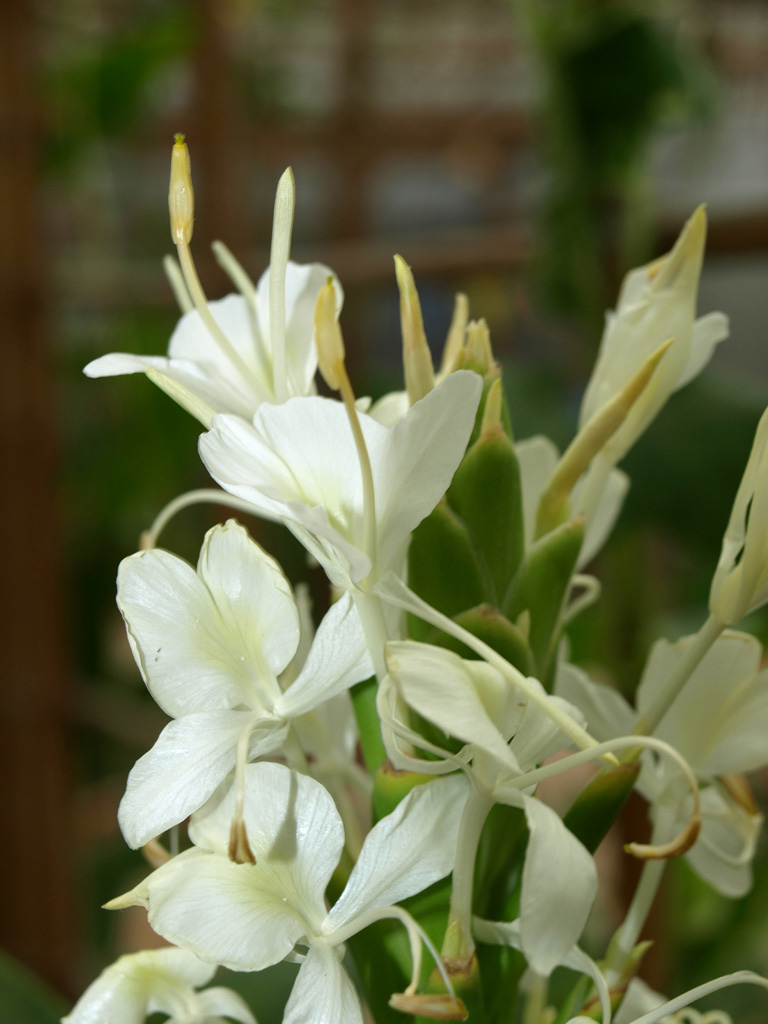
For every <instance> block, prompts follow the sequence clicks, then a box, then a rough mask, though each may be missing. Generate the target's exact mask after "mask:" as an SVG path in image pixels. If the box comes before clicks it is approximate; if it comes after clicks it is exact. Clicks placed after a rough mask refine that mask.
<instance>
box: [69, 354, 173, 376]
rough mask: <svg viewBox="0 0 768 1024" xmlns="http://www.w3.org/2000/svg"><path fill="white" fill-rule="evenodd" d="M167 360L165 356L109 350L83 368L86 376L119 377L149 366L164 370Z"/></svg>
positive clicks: (142, 370) (143, 369) (142, 371)
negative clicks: (139, 354) (138, 354)
mask: <svg viewBox="0 0 768 1024" xmlns="http://www.w3.org/2000/svg"><path fill="white" fill-rule="evenodd" d="M168 363H169V360H168V359H166V358H165V356H135V355H132V354H131V353H129V352H110V354H109V355H106V356H100V357H99V358H98V359H93V360H91V362H90V363H88V365H87V366H86V367H84V369H83V373H84V374H85V375H86V377H120V376H122V375H123V374H125V373H144V371H145V370H147V369H148V368H149V367H150V366H153V367H155V368H156V369H158V370H164V369H165V368H166V367H167V366H168Z"/></svg>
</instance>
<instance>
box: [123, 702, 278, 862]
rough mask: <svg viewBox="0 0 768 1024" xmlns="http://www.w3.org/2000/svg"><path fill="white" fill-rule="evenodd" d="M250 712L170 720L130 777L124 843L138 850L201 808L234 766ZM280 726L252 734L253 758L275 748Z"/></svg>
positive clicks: (268, 725)
mask: <svg viewBox="0 0 768 1024" xmlns="http://www.w3.org/2000/svg"><path fill="white" fill-rule="evenodd" d="M249 721H253V712H251V711H207V712H202V713H200V714H197V715H187V716H185V717H184V718H179V719H178V720H176V721H173V722H169V723H168V725H166V727H165V729H163V731H162V732H161V733H160V736H159V737H158V739H157V742H156V743H155V745H154V746H153V747H152V749H151V750H150V751H148V752H147V753H146V754H144V756H143V757H141V758H139V760H138V761H137V762H136V764H135V765H134V766H133V768H132V769H131V773H130V775H129V776H128V786H127V788H126V791H125V795H124V796H123V799H122V800H121V801H120V808H119V810H118V821H119V822H120V828H121V830H122V833H123V835H124V836H125V841H126V842H127V843H128V845H129V846H131V847H133V849H134V850H135V849H138V847H139V846H143V845H144V844H145V843H147V842H149V840H150V839H153V838H154V837H155V836H159V835H160V834H161V833H162V832H165V831H166V830H167V829H169V828H171V826H172V825H177V824H178V823H179V822H181V821H183V820H184V819H185V818H186V817H188V816H189V815H190V814H192V813H193V811H196V810H198V809H199V808H200V807H202V806H203V804H204V803H205V802H206V800H207V799H208V798H209V797H210V796H211V795H212V794H213V792H214V791H215V790H216V788H217V787H218V786H219V785H220V783H221V782H222V781H223V780H224V779H225V778H226V777H227V775H228V774H229V773H230V772H231V771H232V770H233V769H234V767H235V748H236V745H237V740H238V737H239V735H240V732H241V730H242V729H243V727H244V726H245V725H246V724H247V723H248V722H249ZM286 731H287V728H286V726H284V725H282V723H280V722H277V721H274V720H271V721H270V720H267V721H265V722H264V723H263V725H262V728H261V730H258V729H257V730H254V733H253V734H252V735H251V741H250V745H249V756H250V757H257V756H260V755H262V754H265V753H267V752H268V751H270V750H276V749H277V747H279V746H280V744H281V743H282V741H283V739H284V738H285V735H286Z"/></svg>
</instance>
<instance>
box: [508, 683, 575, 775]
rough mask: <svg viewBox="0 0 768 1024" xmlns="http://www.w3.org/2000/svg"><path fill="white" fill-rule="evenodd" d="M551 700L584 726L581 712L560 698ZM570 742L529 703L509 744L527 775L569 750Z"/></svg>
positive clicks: (542, 713)
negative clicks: (559, 752) (550, 758)
mask: <svg viewBox="0 0 768 1024" xmlns="http://www.w3.org/2000/svg"><path fill="white" fill-rule="evenodd" d="M533 682H537V680H533ZM539 685H540V684H539ZM541 692H542V693H543V692H544V687H543V686H541ZM551 699H552V702H553V703H554V704H555V705H556V706H559V707H560V708H561V709H562V710H563V711H564V712H565V713H566V714H568V715H570V716H571V718H573V719H575V721H577V722H578V723H579V725H584V724H585V720H584V716H583V715H582V713H581V711H580V710H579V709H578V708H577V707H575V706H574V705H573V704H571V703H570V702H569V701H566V700H563V699H562V697H552V698H551ZM516 703H517V702H516ZM571 742H572V741H571V740H570V739H569V738H568V737H567V736H566V735H565V733H564V732H563V731H562V729H561V728H560V727H559V726H558V724H557V723H556V722H555V721H553V720H552V718H551V717H550V716H549V715H546V714H544V712H543V711H542V710H541V709H540V708H538V707H536V705H535V704H533V703H532V702H531V701H528V703H527V704H526V706H525V710H524V711H523V715H522V718H521V721H520V725H519V726H518V728H517V731H516V732H515V735H514V737H513V738H512V742H511V743H510V749H511V751H512V753H513V754H514V755H515V758H516V759H517V763H518V764H519V765H520V770H521V771H523V772H526V771H529V770H530V769H531V768H533V767H534V765H537V764H541V762H542V761H544V760H546V758H548V757H551V756H552V755H553V754H556V753H557V752H558V751H559V750H562V749H563V748H564V747H569V746H570V745H571Z"/></svg>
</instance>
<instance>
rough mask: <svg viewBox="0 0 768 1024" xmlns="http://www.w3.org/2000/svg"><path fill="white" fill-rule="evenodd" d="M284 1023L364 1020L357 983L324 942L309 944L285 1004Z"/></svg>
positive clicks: (344, 1023) (331, 1023) (343, 1023)
mask: <svg viewBox="0 0 768 1024" xmlns="http://www.w3.org/2000/svg"><path fill="white" fill-rule="evenodd" d="M283 1024H363V1011H362V1008H361V1006H360V999H359V997H358V995H357V992H356V991H355V987H354V985H353V984H352V981H351V979H350V977H349V975H348V974H347V972H346V971H345V970H344V968H343V967H342V966H341V964H340V963H339V960H338V957H337V956H336V954H335V953H334V951H333V949H332V948H331V947H330V946H328V945H326V944H325V943H323V942H315V943H313V944H312V945H311V946H310V947H309V952H308V953H307V956H306V959H305V960H304V963H303V964H302V965H301V967H300V968H299V974H298V977H297V978H296V981H295V982H294V985H293V991H292V992H291V995H290V998H289V999H288V1002H287V1004H286V1007H285V1011H284V1013H283Z"/></svg>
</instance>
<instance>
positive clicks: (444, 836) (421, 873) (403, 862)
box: [324, 775, 468, 934]
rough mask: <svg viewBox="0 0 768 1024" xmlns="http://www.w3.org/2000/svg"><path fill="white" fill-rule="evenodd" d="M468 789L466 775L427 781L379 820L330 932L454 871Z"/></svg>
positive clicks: (336, 909)
mask: <svg viewBox="0 0 768 1024" xmlns="http://www.w3.org/2000/svg"><path fill="white" fill-rule="evenodd" d="M467 793H468V784H467V781H466V779H465V778H464V777H463V776H462V775H451V776H449V777H447V778H443V779H436V780H434V781H433V782H427V783H425V784H423V785H420V786H416V788H415V789H413V790H411V792H410V793H409V794H408V796H407V797H406V798H405V799H404V800H401V802H400V803H399V804H398V805H397V807H396V808H395V810H394V811H393V812H392V813H391V814H388V815H387V816H386V818H382V819H381V821H379V822H378V823H377V824H376V825H374V827H373V828H372V829H371V831H370V832H369V833H368V835H367V836H366V839H365V842H364V844H363V849H362V851H361V853H360V856H359V857H358V859H357V863H356V864H355V866H354V868H353V869H352V874H351V875H350V876H349V881H348V882H347V884H346V887H345V889H344V892H343V893H342V894H341V896H340V897H339V898H338V900H337V901H336V903H335V905H334V906H333V907H332V908H331V911H330V913H329V914H328V918H327V920H326V924H325V926H324V931H325V932H326V934H328V933H331V932H333V931H334V930H335V929H337V928H340V927H342V926H343V925H345V924H349V923H350V922H351V921H353V920H354V919H355V918H357V917H359V916H360V915H361V914H364V913H366V911H369V910H376V909H379V908H381V907H388V906H391V905H392V904H394V903H399V902H400V901H401V900H404V899H406V898H407V897H408V896H413V895H414V893H417V892H421V891H422V889H426V888H427V886H429V885H431V884H432V883H433V882H436V881H437V880H438V879H440V878H444V877H445V876H446V875H447V874H449V872H450V871H451V870H452V868H453V862H454V858H455V856H456V839H457V836H458V830H459V821H460V819H461V812H462V810H463V807H464V803H465V802H466V797H467Z"/></svg>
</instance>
